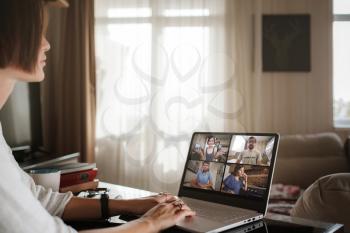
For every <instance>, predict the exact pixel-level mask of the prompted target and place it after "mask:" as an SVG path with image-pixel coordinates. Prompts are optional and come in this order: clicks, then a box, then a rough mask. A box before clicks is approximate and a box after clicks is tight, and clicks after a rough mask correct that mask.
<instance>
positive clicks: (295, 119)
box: [232, 0, 334, 134]
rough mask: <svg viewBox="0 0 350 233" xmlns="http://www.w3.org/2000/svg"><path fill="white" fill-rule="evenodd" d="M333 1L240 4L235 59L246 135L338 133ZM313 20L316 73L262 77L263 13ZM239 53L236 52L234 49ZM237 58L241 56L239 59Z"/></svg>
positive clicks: (313, 68)
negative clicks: (250, 132) (248, 132)
mask: <svg viewBox="0 0 350 233" xmlns="http://www.w3.org/2000/svg"><path fill="white" fill-rule="evenodd" d="M331 3H332V2H331V0H264V1H261V0H240V1H239V4H238V6H237V7H236V8H235V9H234V13H235V14H236V16H234V17H235V22H233V23H232V26H233V27H236V30H235V33H236V35H237V33H239V37H238V38H240V39H237V37H236V38H235V35H232V41H233V44H234V45H235V46H233V54H236V56H237V58H236V61H237V62H240V63H241V64H242V65H240V66H238V67H237V71H236V74H237V76H238V82H237V85H238V87H239V88H238V89H239V90H240V92H241V93H242V96H243V97H244V100H245V106H244V111H243V114H242V116H241V117H240V121H241V122H243V124H244V125H245V126H246V129H247V130H253V131H277V132H280V133H281V134H294V133H314V132H323V131H333V130H334V129H333V122H332V107H333V106H332V101H333V100H332V4H331ZM305 13H306V14H310V15H311V72H262V59H261V57H262V54H261V23H262V22H261V17H262V14H305ZM235 48H237V49H235ZM237 53H238V54H237Z"/></svg>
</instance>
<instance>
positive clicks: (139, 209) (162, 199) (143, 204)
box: [133, 193, 177, 215]
mask: <svg viewBox="0 0 350 233" xmlns="http://www.w3.org/2000/svg"><path fill="white" fill-rule="evenodd" d="M175 200H177V198H176V197H175V196H173V195H171V194H169V193H159V194H157V195H153V196H149V197H143V198H139V199H135V200H134V201H135V205H134V211H133V214H137V215H141V214H144V213H146V212H147V211H148V210H150V209H151V208H153V207H154V206H156V205H158V204H161V203H169V202H174V201H175Z"/></svg>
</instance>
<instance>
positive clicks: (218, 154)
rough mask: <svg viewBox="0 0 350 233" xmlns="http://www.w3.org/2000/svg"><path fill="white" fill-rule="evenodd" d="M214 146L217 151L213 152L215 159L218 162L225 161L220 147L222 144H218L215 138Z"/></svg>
mask: <svg viewBox="0 0 350 233" xmlns="http://www.w3.org/2000/svg"><path fill="white" fill-rule="evenodd" d="M215 146H216V148H217V152H216V154H215V160H216V161H218V162H225V161H226V157H225V151H224V150H223V149H222V145H221V144H220V140H218V139H216V141H215Z"/></svg>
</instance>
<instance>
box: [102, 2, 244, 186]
mask: <svg viewBox="0 0 350 233" xmlns="http://www.w3.org/2000/svg"><path fill="white" fill-rule="evenodd" d="M95 4H96V6H95V10H96V13H95V17H96V29H95V31H96V32H95V33H96V54H97V58H96V61H97V118H96V124H97V125H96V140H97V141H96V161H97V165H98V167H99V169H100V179H102V180H105V181H109V182H114V183H118V184H124V185H129V186H134V187H139V188H144V189H148V190H152V191H170V192H173V193H176V192H177V189H178V187H179V182H180V179H181V174H182V171H183V167H184V163H185V159H186V156H187V153H188V146H189V143H190V137H191V134H192V132H194V131H230V130H233V129H235V130H241V131H243V130H244V127H243V126H242V125H241V124H240V123H239V121H238V120H237V116H238V115H239V113H240V111H241V108H242V106H243V100H242V96H241V94H240V93H239V91H238V90H236V89H235V88H234V87H235V85H234V82H235V79H234V74H235V70H234V67H235V66H234V59H233V58H232V57H231V56H230V53H228V51H229V49H228V45H229V44H230V42H229V41H227V39H226V38H227V30H228V28H229V27H227V25H226V24H227V22H226V17H225V14H226V11H225V7H226V2H225V1H223V0H216V1H211V0H192V1H188V0H186V1H185V0H184V1H170V0H167V1H166V0H159V1H132V0H128V1H114V0H99V1H95Z"/></svg>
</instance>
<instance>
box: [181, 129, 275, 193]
mask: <svg viewBox="0 0 350 233" xmlns="http://www.w3.org/2000/svg"><path fill="white" fill-rule="evenodd" d="M276 143H278V135H277V134H235V133H232V134H231V133H194V134H193V137H192V141H191V145H190V149H189V154H188V157H187V163H186V167H185V172H184V176H183V180H182V184H181V185H182V189H184V188H185V189H194V190H205V191H206V192H215V193H217V194H223V195H226V196H232V197H243V198H244V197H249V198H253V199H265V198H266V194H267V193H268V191H269V190H268V189H269V186H270V180H271V177H272V174H271V173H272V171H271V169H273V165H274V158H275V156H274V153H276V145H275V144H276Z"/></svg>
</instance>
